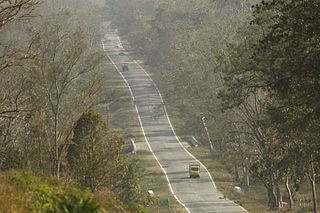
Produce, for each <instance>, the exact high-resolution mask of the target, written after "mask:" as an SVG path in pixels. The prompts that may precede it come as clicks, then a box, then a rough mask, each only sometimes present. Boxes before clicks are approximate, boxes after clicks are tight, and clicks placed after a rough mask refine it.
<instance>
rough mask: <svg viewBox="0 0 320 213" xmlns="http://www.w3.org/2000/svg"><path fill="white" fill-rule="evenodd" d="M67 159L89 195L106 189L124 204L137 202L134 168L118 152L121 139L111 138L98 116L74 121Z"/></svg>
mask: <svg viewBox="0 0 320 213" xmlns="http://www.w3.org/2000/svg"><path fill="white" fill-rule="evenodd" d="M73 132H74V136H73V139H72V141H73V143H72V144H71V145H70V146H69V148H68V153H67V159H68V163H69V165H70V167H69V168H70V171H71V174H72V176H73V177H74V178H75V179H76V180H77V181H78V182H79V183H80V184H81V185H82V186H83V187H89V188H90V189H91V190H92V191H93V192H95V191H97V190H98V189H99V188H100V187H103V186H106V187H108V188H109V189H110V190H112V191H113V192H114V193H115V194H116V195H117V196H118V197H119V198H120V199H121V200H123V201H125V202H131V201H137V200H139V199H141V197H140V196H138V195H140V190H139V185H138V179H137V167H136V165H135V164H134V163H133V162H129V160H128V159H127V158H126V156H125V155H124V154H123V152H122V145H123V140H122V138H120V137H117V136H111V135H110V133H109V132H108V127H107V124H106V123H105V121H104V120H103V118H102V116H101V115H99V114H97V113H95V112H94V111H89V112H87V113H84V114H83V115H82V116H81V117H80V119H79V120H78V121H77V122H76V124H75V127H74V129H73Z"/></svg>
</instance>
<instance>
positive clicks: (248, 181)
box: [243, 166, 250, 186]
mask: <svg viewBox="0 0 320 213" xmlns="http://www.w3.org/2000/svg"><path fill="white" fill-rule="evenodd" d="M243 171H244V179H245V183H246V186H250V173H249V169H248V167H247V166H245V167H243Z"/></svg>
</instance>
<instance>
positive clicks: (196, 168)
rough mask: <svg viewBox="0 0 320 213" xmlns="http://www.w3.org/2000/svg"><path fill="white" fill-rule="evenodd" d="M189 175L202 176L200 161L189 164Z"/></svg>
mask: <svg viewBox="0 0 320 213" xmlns="http://www.w3.org/2000/svg"><path fill="white" fill-rule="evenodd" d="M189 176H190V178H200V163H190V164H189Z"/></svg>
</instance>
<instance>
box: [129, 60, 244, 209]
mask: <svg viewBox="0 0 320 213" xmlns="http://www.w3.org/2000/svg"><path fill="white" fill-rule="evenodd" d="M134 62H135V63H136V64H137V65H138V66H139V67H140V68H141V69H142V70H143V71H144V72H145V73H146V75H147V76H148V77H149V78H150V80H151V81H152V83H153V85H154V87H155V88H156V90H157V91H158V93H159V97H160V99H161V102H162V104H163V108H164V111H165V113H166V116H167V119H168V121H169V124H170V127H171V130H172V132H173V134H174V135H175V137H176V139H177V140H178V142H179V144H180V146H181V147H182V148H183V149H184V150H185V151H186V152H187V153H188V154H189V155H190V156H191V157H192V158H193V159H194V160H196V161H197V162H199V163H200V164H201V166H202V167H203V168H204V169H205V170H206V172H207V173H208V175H209V177H210V179H211V182H212V185H213V187H214V189H216V190H217V191H219V190H218V189H217V186H216V184H215V182H214V181H213V178H212V176H211V174H210V172H209V170H208V169H207V167H206V166H205V165H204V164H203V163H201V161H199V160H198V159H197V158H196V157H195V156H194V155H193V154H191V153H190V152H189V151H188V150H187V149H186V148H185V147H184V145H183V144H182V143H181V141H180V139H179V137H178V136H177V134H176V132H175V131H174V128H173V126H172V124H171V121H170V118H169V115H168V113H167V109H166V107H165V104H164V101H163V98H162V95H161V93H160V91H159V89H158V87H157V85H156V84H155V82H154V81H153V79H152V78H151V76H150V75H149V73H147V72H146V71H145V69H144V68H143V67H142V66H141V65H140V64H139V63H138V62H137V61H136V60H134ZM220 193H221V192H220ZM221 194H222V193H221ZM230 201H231V202H233V203H234V201H232V200H230ZM235 204H236V203H235ZM236 205H237V206H239V207H240V208H241V209H243V210H244V211H245V212H248V211H247V210H246V209H245V208H244V207H242V206H240V205H239V204H236Z"/></svg>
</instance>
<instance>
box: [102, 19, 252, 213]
mask: <svg viewBox="0 0 320 213" xmlns="http://www.w3.org/2000/svg"><path fill="white" fill-rule="evenodd" d="M102 29H103V31H104V39H103V40H102V45H103V48H104V51H105V52H106V54H107V55H108V57H109V58H110V60H111V62H112V63H113V64H114V65H115V66H116V68H117V70H118V71H119V73H120V74H121V75H122V77H123V79H124V80H125V82H126V83H127V85H128V88H129V90H130V93H131V95H132V98H133V104H134V106H135V108H136V111H137V114H138V117H139V121H140V125H141V128H142V131H143V134H144V136H145V140H146V142H147V144H148V146H149V148H150V151H151V152H152V153H153V155H154V156H155V158H156V160H157V161H158V163H159V164H160V166H161V168H162V170H163V172H164V173H165V175H166V177H167V180H168V182H169V187H170V189H171V192H172V193H173V195H174V196H175V198H176V199H177V200H178V201H179V203H181V205H183V206H184V207H185V209H186V210H187V212H192V213H202V212H206V213H223V212H230V213H231V212H232V213H240V212H241V213H243V212H247V211H246V210H245V209H243V208H242V207H240V206H238V205H236V204H235V203H234V202H232V201H230V200H227V199H221V197H222V196H223V195H222V194H221V193H220V192H219V191H218V190H217V189H216V188H215V184H214V182H213V181H212V178H211V176H210V175H209V173H208V172H207V170H206V168H205V167H204V166H203V165H202V164H201V172H200V178H192V179H190V178H189V172H188V171H189V170H188V167H189V163H191V162H198V161H197V159H195V157H193V156H192V155H191V154H190V153H189V152H188V151H187V150H186V149H185V148H184V147H183V145H182V144H181V142H180V141H179V139H178V138H177V136H176V134H175V132H174V130H173V128H172V125H171V123H170V120H169V117H168V115H167V113H166V109H165V107H164V104H163V100H162V97H161V94H160V92H159V91H158V89H157V87H156V85H155V84H154V82H153V81H152V79H151V78H150V76H149V75H148V74H147V73H146V72H145V70H144V69H143V68H142V67H141V66H140V65H139V64H138V63H136V61H132V60H130V56H129V55H128V53H127V52H126V51H125V50H124V49H123V47H122V44H121V42H120V39H119V36H118V33H117V30H116V29H112V28H111V27H110V25H109V23H107V22H106V23H105V24H104V26H103V28H102ZM123 63H128V68H129V70H128V71H123V70H122V65H123Z"/></svg>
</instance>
